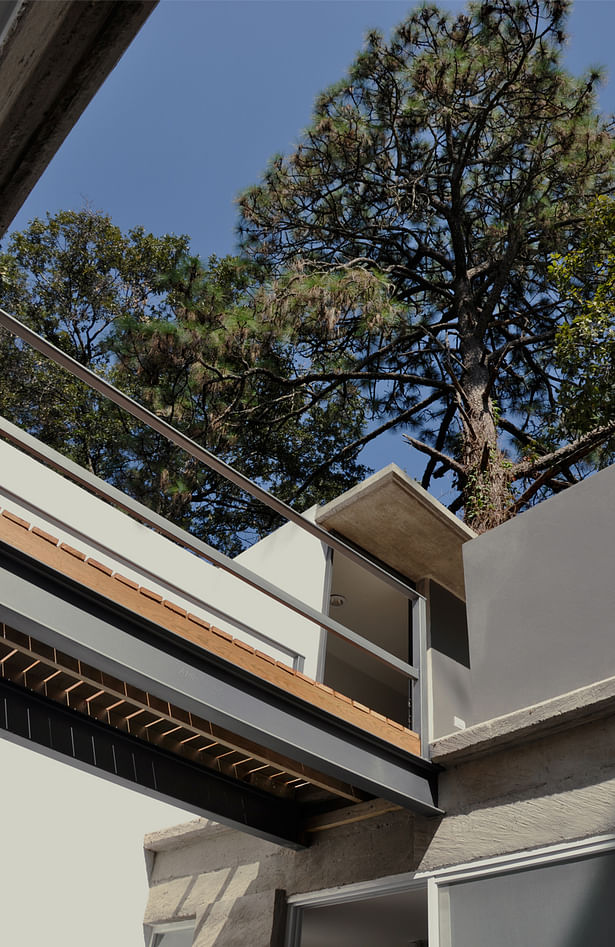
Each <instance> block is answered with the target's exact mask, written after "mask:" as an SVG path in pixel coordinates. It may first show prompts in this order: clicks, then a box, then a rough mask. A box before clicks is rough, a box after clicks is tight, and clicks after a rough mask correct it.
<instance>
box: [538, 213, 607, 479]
mask: <svg viewBox="0 0 615 947" xmlns="http://www.w3.org/2000/svg"><path fill="white" fill-rule="evenodd" d="M552 270H553V275H554V279H555V282H556V283H557V286H558V288H559V290H560V292H561V293H562V295H563V296H564V298H565V299H566V300H567V302H568V307H567V311H566V321H565V322H564V323H563V324H562V326H561V327H560V328H559V330H558V333H557V339H556V356H557V362H558V365H559V368H560V370H561V372H562V383H561V392H560V399H559V400H560V406H561V409H562V411H563V415H564V420H565V423H566V425H567V427H568V428H569V430H570V432H571V433H572V434H574V435H576V436H579V435H582V434H585V433H586V432H587V431H590V430H592V429H593V428H594V427H597V426H599V425H605V424H608V423H609V422H610V421H611V420H612V419H613V418H614V417H615V201H613V199H612V198H607V197H600V198H598V199H597V200H596V201H595V203H594V204H593V205H592V207H591V209H590V212H589V214H588V216H587V220H586V226H585V229H584V232H583V234H582V236H581V239H580V241H579V243H578V245H577V246H576V247H575V249H574V250H572V251H570V252H569V253H568V254H566V255H564V256H562V255H554V258H553V263H552ZM614 451H615V444H613V442H612V440H611V441H609V442H607V444H606V445H605V447H604V448H603V450H602V452H601V455H600V457H599V461H598V462H600V463H601V464H604V463H611V462H612V460H613V457H614Z"/></svg>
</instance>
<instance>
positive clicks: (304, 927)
mask: <svg viewBox="0 0 615 947" xmlns="http://www.w3.org/2000/svg"><path fill="white" fill-rule="evenodd" d="M288 905H289V923H288V931H287V940H286V943H287V947H323V945H324V944H326V945H327V947H382V945H383V944H386V945H387V947H427V884H426V882H424V881H422V882H420V883H418V884H417V883H415V882H414V880H413V879H412V877H411V876H397V877H394V878H388V879H387V878H383V879H378V880H377V881H374V882H366V883H363V884H357V885H348V886H347V887H345V888H341V889H340V888H337V889H333V890H332V891H320V892H313V893H311V894H309V895H305V896H296V897H291V898H289V899H288Z"/></svg>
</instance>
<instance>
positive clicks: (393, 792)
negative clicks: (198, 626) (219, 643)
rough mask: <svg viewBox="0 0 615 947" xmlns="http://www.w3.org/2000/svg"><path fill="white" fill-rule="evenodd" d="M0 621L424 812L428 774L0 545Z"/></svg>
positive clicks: (432, 770)
mask: <svg viewBox="0 0 615 947" xmlns="http://www.w3.org/2000/svg"><path fill="white" fill-rule="evenodd" d="M0 620H2V621H5V622H6V623H7V624H10V625H13V626H14V627H15V628H17V629H19V630H22V631H24V632H27V633H30V634H32V635H33V636H34V637H36V638H38V639H40V640H42V641H45V642H46V643H47V644H50V645H52V646H54V647H57V648H59V649H60V650H62V651H65V652H68V653H69V654H72V655H74V656H75V657H77V658H80V659H81V660H84V661H86V662H88V663H89V664H93V665H94V666H96V667H99V668H100V669H101V670H102V671H105V672H107V673H109V674H113V675H115V676H116V677H120V678H121V679H122V680H125V681H127V682H128V683H130V684H133V685H135V686H136V687H141V688H142V689H143V690H147V691H149V692H150V693H152V694H154V695H155V696H157V697H160V698H162V699H163V700H168V701H170V702H172V703H174V704H177V705H178V706H180V707H183V708H184V709H186V710H189V711H191V712H193V713H196V714H198V715H199V716H201V717H205V718H206V719H207V720H210V721H211V722H212V723H213V724H216V725H217V726H220V727H224V728H226V729H227V730H230V731H231V732H232V733H236V734H237V735H238V736H241V737H244V738H246V739H248V740H252V741H254V742H256V743H260V744H261V745H263V746H265V747H268V748H270V749H272V750H275V751H277V752H278V753H283V754H284V755H286V756H288V757H290V758H291V759H293V760H295V761H296V762H300V763H304V764H306V765H307V766H310V767H312V768H314V769H316V770H318V771H319V772H322V773H323V774H325V775H329V776H333V777H335V778H338V779H342V780H343V781H344V782H348V783H351V784H352V785H354V786H357V787H358V788H360V789H363V790H364V791H366V792H368V793H370V794H372V795H375V796H380V797H382V798H384V799H389V800H391V801H393V802H397V803H399V804H400V805H402V806H405V807H406V808H410V809H413V810H414V811H417V812H420V813H422V814H425V815H429V816H434V815H441V814H442V812H441V810H440V809H438V807H437V801H436V785H437V767H435V766H433V765H432V764H430V763H428V762H427V761H425V760H421V759H418V758H417V757H414V756H413V755H412V754H410V753H407V752H404V751H403V750H401V749H398V748H397V747H395V746H393V745H392V744H390V743H388V742H387V741H385V740H382V739H380V738H378V737H376V736H374V735H372V734H370V733H368V732H367V731H365V730H362V729H360V728H358V727H354V726H353V725H351V724H348V723H347V722H346V721H343V720H342V719H340V718H339V717H336V716H334V715H332V714H328V713H327V712H325V711H323V710H320V709H319V708H317V707H316V706H314V705H313V704H310V703H307V702H306V701H302V700H300V699H299V698H296V697H294V696H293V695H291V694H288V693H286V692H284V691H282V690H280V689H279V688H276V687H274V686H273V685H270V684H269V683H267V682H266V681H263V680H261V679H260V678H258V677H257V676H255V675H253V674H250V673H249V672H247V671H244V670H243V669H241V668H238V667H237V666H236V665H233V664H231V663H229V662H228V661H225V660H223V659H222V658H218V657H217V656H216V655H214V654H212V653H210V652H207V651H205V650H204V649H203V648H200V647H199V646H198V645H196V644H193V643H192V642H189V641H187V640H186V639H184V638H182V637H180V636H178V635H175V634H173V633H172V632H170V631H168V630H167V629H165V628H162V627H160V626H159V625H156V624H154V623H152V622H149V621H147V620H146V619H144V618H142V617H141V616H140V615H138V614H136V613H134V612H131V611H129V610H128V609H126V608H124V607H122V606H119V605H116V604H115V603H113V602H111V601H110V600H109V599H106V598H103V597H101V596H100V595H98V594H96V593H94V592H93V591H91V590H90V589H87V588H86V587H85V586H83V585H81V584H79V583H77V582H74V581H72V580H70V579H68V578H66V577H64V576H62V575H60V574H59V573H57V572H55V571H54V570H52V569H50V568H48V567H47V566H44V565H42V564H41V563H39V562H38V561H37V560H34V559H32V558H31V557H29V556H26V555H25V554H24V553H22V552H21V551H19V550H16V549H14V548H13V547H11V546H10V545H9V544H7V543H0Z"/></svg>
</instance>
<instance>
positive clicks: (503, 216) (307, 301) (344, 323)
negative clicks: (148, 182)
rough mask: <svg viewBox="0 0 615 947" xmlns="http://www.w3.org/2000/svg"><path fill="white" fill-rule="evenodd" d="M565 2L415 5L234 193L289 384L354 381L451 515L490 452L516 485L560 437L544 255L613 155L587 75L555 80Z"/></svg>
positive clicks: (504, 498)
mask: <svg viewBox="0 0 615 947" xmlns="http://www.w3.org/2000/svg"><path fill="white" fill-rule="evenodd" d="M567 8H568V4H567V3H565V2H560V0H520V2H514V3H513V2H508V0H501V2H495V3H486V2H484V3H473V4H470V5H469V8H468V11H467V12H464V13H460V14H458V15H456V16H452V15H451V14H449V13H446V12H443V11H441V10H439V9H438V8H436V7H433V6H424V7H421V8H419V9H418V10H416V11H415V12H413V13H411V14H410V15H409V16H408V18H407V19H406V20H405V21H404V22H403V23H402V24H401V25H400V26H399V28H398V29H397V30H396V31H395V32H394V34H393V35H392V37H391V40H390V41H389V42H386V41H385V40H384V38H383V37H382V36H381V35H380V34H379V33H377V32H373V33H371V34H369V36H368V37H367V41H366V44H365V48H364V50H363V51H362V52H361V53H360V54H359V55H358V56H357V58H356V59H355V62H354V63H353V64H352V66H351V67H350V70H349V73H348V76H347V77H346V78H344V79H343V80H342V81H341V82H339V83H337V84H336V85H334V86H332V87H331V88H330V89H328V90H326V91H325V92H323V93H322V94H321V95H320V96H319V97H318V99H317V101H316V106H315V112H314V117H313V121H312V124H311V125H310V127H309V128H308V129H307V131H306V132H305V133H304V134H303V136H302V137H301V139H300V141H299V143H298V145H297V147H296V149H295V150H294V151H293V153H292V154H289V155H288V156H276V157H275V158H274V159H273V160H272V161H271V163H270V165H269V167H268V169H267V171H266V173H265V175H264V178H263V181H262V183H261V184H259V185H257V186H255V187H252V188H250V189H249V190H248V191H246V192H245V193H244V194H243V195H242V196H241V198H240V210H241V215H242V220H241V227H240V232H241V234H242V239H243V244H244V247H245V248H246V249H247V250H249V251H250V253H251V254H252V255H253V257H254V259H256V260H258V261H261V262H262V263H264V264H265V265H266V266H267V267H268V268H269V269H270V270H271V271H272V272H273V273H274V274H275V275H277V277H278V282H276V283H274V284H273V287H272V289H271V291H270V299H269V302H268V305H269V310H270V312H271V314H272V319H273V321H274V322H275V323H276V325H277V326H278V331H279V332H280V334H283V333H285V338H286V339H288V341H289V342H292V344H294V345H296V346H297V351H298V352H299V353H300V356H299V358H300V365H299V366H298V367H297V371H298V374H299V375H301V374H302V376H303V378H304V382H305V385H306V386H309V389H310V391H311V392H312V393H313V395H314V396H315V397H320V398H322V399H325V398H328V397H330V396H331V394H332V393H333V392H336V393H337V394H338V396H340V397H342V398H343V397H344V391H345V386H347V385H348V384H349V383H352V385H353V386H358V390H359V391H360V395H361V397H362V398H363V399H364V401H365V404H366V411H367V412H368V414H370V415H371V416H372V417H377V418H379V419H380V421H381V422H384V423H385V424H386V425H387V426H388V427H398V428H400V429H404V430H406V431H409V432H410V435H409V437H410V440H411V443H412V444H413V445H414V446H415V447H418V449H419V450H421V451H423V452H424V453H425V454H426V455H427V457H428V461H427V465H426V469H425V475H424V478H423V484H424V486H429V484H430V482H431V479H432V477H434V476H439V475H441V474H442V473H444V472H446V471H452V472H453V473H454V476H455V478H456V482H457V486H458V487H459V490H460V496H459V498H458V499H457V500H456V501H455V503H454V504H453V508H455V509H458V508H459V507H460V506H463V505H464V503H465V501H466V499H467V497H468V496H469V492H468V491H469V490H470V484H471V483H476V482H478V481H477V478H478V479H479V480H480V478H481V477H483V475H484V474H485V473H487V472H488V471H489V470H490V469H491V464H492V461H490V460H489V458H490V457H493V456H494V452H495V453H496V455H498V456H499V457H500V460H501V464H500V467H501V470H502V471H503V472H504V473H505V476H506V478H507V480H508V484H509V485H510V483H512V482H514V481H518V488H519V489H522V488H523V487H524V486H527V485H528V484H531V483H532V482H533V480H534V475H535V473H536V470H540V469H547V468H548V467H549V464H550V463H551V457H552V455H553V454H554V453H555V451H556V450H558V449H559V448H560V447H562V446H563V445H564V443H565V438H566V436H567V429H565V428H562V427H561V426H560V425H559V423H558V411H557V397H558V392H559V377H558V369H557V365H556V363H555V358H554V337H555V332H556V330H557V327H558V325H559V323H560V321H561V312H562V302H561V299H560V298H559V297H558V294H557V292H556V290H555V288H554V285H553V282H552V277H551V274H550V271H549V260H550V255H551V254H552V253H553V252H560V253H564V252H566V251H567V250H568V249H569V248H570V247H571V246H573V245H574V244H575V241H576V240H577V239H578V237H579V235H580V233H581V231H582V218H583V214H584V213H585V210H586V208H587V206H588V204H589V202H590V201H591V199H592V198H593V197H594V196H596V195H597V194H599V193H601V192H604V191H605V190H606V189H607V188H608V187H610V185H611V182H612V164H613V153H614V152H613V140H612V137H611V131H610V125H609V124H608V123H607V122H605V121H604V120H603V119H602V118H601V117H600V116H599V114H597V111H596V101H595V88H596V85H597V84H598V83H599V81H600V75H599V73H598V72H597V71H595V70H594V71H592V72H590V73H588V74H587V75H585V76H583V77H582V78H580V79H577V78H574V77H573V76H571V75H569V74H568V73H566V72H565V71H564V70H563V69H562V68H561V64H560V58H561V50H562V46H563V42H564V39H565V36H564V33H563V28H564V25H565V18H566V12H567ZM301 306H306V318H305V319H302V318H301V317H300V315H299V313H300V310H301ZM379 310H380V311H379ZM356 390H357V388H356V387H353V389H352V391H353V394H354V392H356ZM494 399H497V405H498V412H499V414H498V417H497V418H496V417H495V414H494V410H493V405H494ZM528 450H531V451H534V452H536V455H537V459H536V460H535V461H534V466H533V467H532V468H530V465H529V464H528V462H527V456H528ZM559 457H560V455H559V454H558V458H559ZM558 464H559V460H558ZM511 465H512V466H511ZM541 465H542V466H541ZM560 470H561V465H560V466H558V467H557V469H556V468H555V467H554V470H553V473H554V476H555V474H556V473H558V472H559V471H560ZM566 476H568V474H566ZM569 476H570V478H571V479H574V476H573V475H572V474H569ZM470 478H473V479H472V480H471V479H470ZM488 479H489V480H490V481H491V480H492V477H491V474H489V478H488ZM496 479H498V478H496ZM497 489H498V490H500V496H499V498H496V497H493V496H492V497H491V500H490V503H491V505H492V506H493V508H494V510H495V514H494V515H495V516H496V518H497V516H501V517H502V518H505V516H506V515H507V509H508V508H509V507H510V492H509V490H508V487H507V486H506V485H505V484H504V483H502V484H501V485H500V486H498V487H497ZM548 489H550V486H549V482H547V481H545V482H544V485H543V488H542V490H543V492H544V491H545V490H548Z"/></svg>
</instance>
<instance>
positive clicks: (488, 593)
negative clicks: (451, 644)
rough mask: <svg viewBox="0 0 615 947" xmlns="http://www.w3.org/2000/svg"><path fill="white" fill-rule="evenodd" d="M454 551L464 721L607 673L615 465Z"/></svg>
mask: <svg viewBox="0 0 615 947" xmlns="http://www.w3.org/2000/svg"><path fill="white" fill-rule="evenodd" d="M463 556H464V568H465V580H466V593H467V606H468V626H469V642H470V665H471V672H470V695H471V698H470V706H469V707H468V708H467V709H466V711H465V713H466V714H467V719H466V718H464V719H466V722H467V723H468V725H469V724H471V723H478V722H480V721H483V720H488V719H490V718H491V717H495V716H498V715H500V714H505V713H509V712H510V711H513V710H517V709H519V708H521V707H527V706H529V705H531V704H534V703H538V702H540V701H543V700H546V699H548V698H550V697H555V696H558V695H559V694H563V693H567V692H568V691H571V690H575V689H576V688H578V687H583V686H585V685H588V684H592V683H594V682H596V681H599V680H604V679H605V678H607V677H610V676H612V675H615V467H609V468H608V469H606V470H603V471H601V472H600V473H597V474H595V475H594V476H592V477H590V478H589V479H587V480H585V481H583V483H580V484H578V485H576V486H574V487H571V488H570V489H568V490H566V491H565V492H564V493H561V494H559V495H558V496H556V497H553V498H552V499H550V500H547V501H545V502H544V503H541V504H540V505H538V506H536V507H534V508H533V509H532V510H529V511H528V512H526V513H522V514H521V515H520V516H518V517H516V518H515V519H513V520H511V521H510V522H508V523H505V524H504V525H503V526H499V527H498V528H497V529H493V530H490V531H489V532H487V533H484V534H483V535H482V536H479V537H478V538H477V539H474V540H472V541H470V542H468V543H466V544H465V545H464V547H463ZM460 716H464V713H463V712H462V713H461V714H460Z"/></svg>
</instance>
